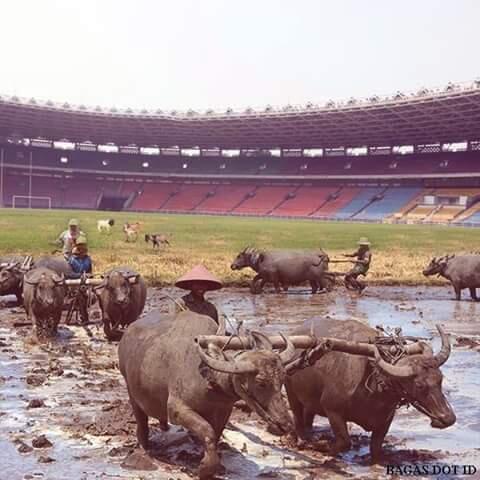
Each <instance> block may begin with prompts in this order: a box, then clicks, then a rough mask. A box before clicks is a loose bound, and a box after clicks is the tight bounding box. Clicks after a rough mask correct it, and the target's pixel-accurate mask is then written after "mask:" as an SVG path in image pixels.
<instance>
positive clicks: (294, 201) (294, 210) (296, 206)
mask: <svg viewBox="0 0 480 480" xmlns="http://www.w3.org/2000/svg"><path fill="white" fill-rule="evenodd" d="M337 190H338V188H336V187H314V186H308V187H299V188H298V187H297V189H296V190H294V189H293V188H292V191H291V195H292V196H291V197H290V198H288V197H287V198H286V199H285V200H284V202H283V203H281V204H280V205H278V206H277V207H276V208H275V209H274V210H273V212H272V213H273V214H274V215H280V216H300V217H303V216H308V215H311V214H312V213H313V212H315V211H316V210H318V208H320V207H321V206H322V205H323V204H324V203H325V202H326V201H327V199H328V198H329V196H330V195H332V194H333V193H335V192H336V191H337Z"/></svg>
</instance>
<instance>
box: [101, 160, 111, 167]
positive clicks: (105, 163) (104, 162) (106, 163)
mask: <svg viewBox="0 0 480 480" xmlns="http://www.w3.org/2000/svg"><path fill="white" fill-rule="evenodd" d="M109 163H110V162H109V161H108V160H102V165H103V166H104V167H107V166H108V164H109Z"/></svg>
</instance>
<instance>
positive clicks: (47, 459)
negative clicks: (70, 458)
mask: <svg viewBox="0 0 480 480" xmlns="http://www.w3.org/2000/svg"><path fill="white" fill-rule="evenodd" d="M53 462H56V460H55V459H54V458H52V457H48V456H47V457H44V456H43V455H41V456H40V457H38V463H53Z"/></svg>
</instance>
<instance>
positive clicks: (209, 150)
mask: <svg viewBox="0 0 480 480" xmlns="http://www.w3.org/2000/svg"><path fill="white" fill-rule="evenodd" d="M0 204H2V205H3V206H7V207H9V206H15V207H47V206H51V207H54V208H87V209H114V210H144V211H160V212H183V213H214V214H232V215H233V214H237V215H263V216H287V217H290V216H291V217H305V218H312V219H331V218H334V219H342V220H361V221H384V222H440V223H456V224H476V223H480V82H473V83H471V84H465V85H453V84H449V85H447V86H446V87H445V88H443V89H440V90H428V89H422V90H421V91H419V92H416V93H415V94H409V95H405V94H402V93H400V92H399V93H397V94H395V95H392V96H390V97H388V98H379V97H376V96H374V97H371V98H369V99H366V100H355V99H350V100H347V101H345V102H327V103H325V104H324V105H315V104H308V105H305V106H302V107H295V106H285V107H283V108H279V109H276V108H272V107H269V106H267V107H266V108H263V109H261V110H258V109H255V110H253V109H247V110H245V111H242V112H236V111H232V110H231V109H227V110H226V111H224V112H215V111H212V110H209V111H206V112H194V111H187V112H163V111H160V110H157V111H154V112H151V111H146V110H143V111H133V110H131V109H126V110H117V109H110V110H108V111H107V110H104V109H102V108H100V107H96V108H87V107H85V106H73V105H69V104H66V103H65V104H61V105H60V104H55V103H53V102H49V101H47V102H40V101H37V100H35V99H30V100H27V99H19V98H16V97H5V96H4V97H0Z"/></svg>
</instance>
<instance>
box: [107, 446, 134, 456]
mask: <svg viewBox="0 0 480 480" xmlns="http://www.w3.org/2000/svg"><path fill="white" fill-rule="evenodd" d="M131 453H133V452H132V449H131V448H130V447H113V448H112V449H111V450H110V451H109V452H108V456H109V457H126V456H127V455H130V454H131Z"/></svg>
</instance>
